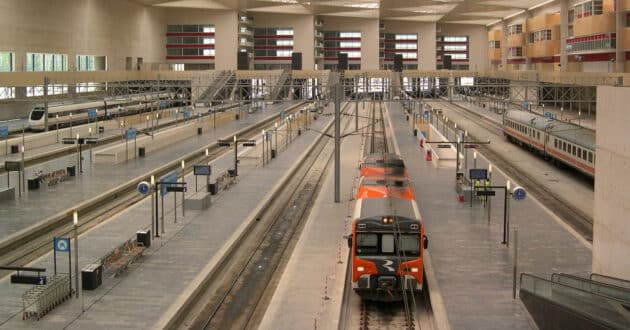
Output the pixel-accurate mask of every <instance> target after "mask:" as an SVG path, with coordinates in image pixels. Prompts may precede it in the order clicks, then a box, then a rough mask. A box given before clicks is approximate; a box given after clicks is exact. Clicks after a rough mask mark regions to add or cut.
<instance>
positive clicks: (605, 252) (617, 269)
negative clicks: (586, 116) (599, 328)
mask: <svg viewBox="0 0 630 330" xmlns="http://www.w3.org/2000/svg"><path fill="white" fill-rule="evenodd" d="M628 104H630V88H628V87H607V86H599V87H597V108H598V109H604V111H605V113H604V115H603V116H597V127H596V128H597V135H596V141H597V150H596V153H597V160H596V165H595V173H596V178H595V210H594V216H593V218H594V219H593V222H594V224H593V272H595V273H600V274H604V275H610V276H616V277H622V278H625V279H628V280H630V197H629V196H630V173H628V169H630V140H629V139H628V138H627V135H628V132H627V131H628V127H630V117H628V111H627V110H628V109H627V108H628V106H627V105H628ZM600 114H601V113H600Z"/></svg>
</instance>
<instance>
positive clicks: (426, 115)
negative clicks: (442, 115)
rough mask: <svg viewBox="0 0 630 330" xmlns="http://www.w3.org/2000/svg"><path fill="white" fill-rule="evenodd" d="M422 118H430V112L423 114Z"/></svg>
mask: <svg viewBox="0 0 630 330" xmlns="http://www.w3.org/2000/svg"><path fill="white" fill-rule="evenodd" d="M422 116H423V117H424V118H429V111H427V110H424V112H423V113H422Z"/></svg>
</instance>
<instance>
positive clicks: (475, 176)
mask: <svg viewBox="0 0 630 330" xmlns="http://www.w3.org/2000/svg"><path fill="white" fill-rule="evenodd" d="M469 176H470V179H471V180H486V179H487V178H488V170H486V169H485V168H471V169H470V172H469Z"/></svg>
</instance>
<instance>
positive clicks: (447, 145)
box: [437, 144, 451, 149]
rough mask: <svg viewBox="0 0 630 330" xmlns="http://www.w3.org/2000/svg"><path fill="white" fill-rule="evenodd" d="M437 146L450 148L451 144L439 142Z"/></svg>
mask: <svg viewBox="0 0 630 330" xmlns="http://www.w3.org/2000/svg"><path fill="white" fill-rule="evenodd" d="M437 147H438V148H440V149H446V148H450V147H451V145H450V144H438V145H437Z"/></svg>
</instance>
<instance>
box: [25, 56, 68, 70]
mask: <svg viewBox="0 0 630 330" xmlns="http://www.w3.org/2000/svg"><path fill="white" fill-rule="evenodd" d="M26 71H68V55H66V54H44V53H26Z"/></svg>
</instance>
